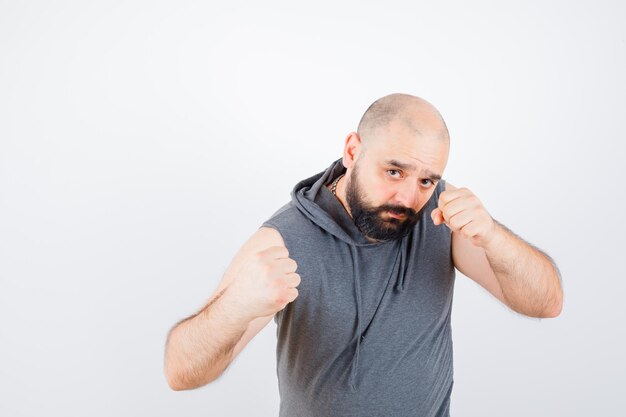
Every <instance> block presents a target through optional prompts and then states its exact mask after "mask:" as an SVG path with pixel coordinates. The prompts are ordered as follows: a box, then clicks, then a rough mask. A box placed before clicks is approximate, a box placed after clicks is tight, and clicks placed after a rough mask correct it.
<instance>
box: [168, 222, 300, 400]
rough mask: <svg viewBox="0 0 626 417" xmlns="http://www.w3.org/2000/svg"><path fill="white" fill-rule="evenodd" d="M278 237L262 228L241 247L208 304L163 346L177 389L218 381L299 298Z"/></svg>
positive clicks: (295, 279) (180, 324)
mask: <svg viewBox="0 0 626 417" xmlns="http://www.w3.org/2000/svg"><path fill="white" fill-rule="evenodd" d="M287 255H288V252H287V249H286V248H285V246H284V242H283V240H282V237H281V236H280V234H279V233H278V232H277V231H276V230H274V229H272V228H267V227H261V228H259V229H258V230H257V231H256V232H255V233H254V234H253V235H252V236H251V237H250V239H248V241H247V242H246V243H245V244H244V245H243V246H242V247H241V249H240V250H239V252H237V254H236V255H235V257H234V258H233V261H232V262H231V264H230V265H229V267H228V269H227V270H226V272H225V274H224V277H223V278H222V281H221V282H220V284H219V286H218V288H217V289H216V290H215V292H214V294H213V296H212V297H211V298H210V299H209V301H208V302H207V303H206V305H205V306H204V307H203V308H202V309H200V311H198V312H197V313H196V314H194V315H192V316H190V317H188V318H186V319H184V320H181V321H180V322H178V323H177V324H176V325H175V326H174V327H173V328H172V329H171V330H170V332H169V334H168V336H167V341H166V346H165V364H164V365H165V366H164V367H165V375H166V378H167V382H168V384H169V385H170V387H171V388H172V389H174V390H177V391H179V390H186V389H194V388H198V387H200V386H203V385H206V384H208V383H209V382H212V381H214V380H215V379H217V378H218V377H219V376H220V375H221V374H222V373H223V372H224V370H226V368H227V367H228V365H229V364H230V363H231V362H232V360H233V359H234V358H235V357H236V356H237V355H238V354H239V352H241V350H242V349H243V348H244V347H245V346H246V344H247V343H248V342H249V341H250V340H251V339H252V338H253V337H254V336H255V335H256V334H257V333H258V332H259V331H260V330H261V329H262V328H263V327H264V326H265V325H267V324H268V323H269V322H270V321H271V319H272V318H273V317H274V314H275V313H276V312H277V311H279V310H282V309H283V308H284V307H285V305H286V304H287V303H289V302H291V301H293V300H294V299H295V297H297V289H296V288H295V287H296V286H297V285H298V284H299V282H300V277H299V275H298V274H296V273H295V272H294V271H295V268H296V263H295V261H293V260H292V259H289V258H288V256H287Z"/></svg>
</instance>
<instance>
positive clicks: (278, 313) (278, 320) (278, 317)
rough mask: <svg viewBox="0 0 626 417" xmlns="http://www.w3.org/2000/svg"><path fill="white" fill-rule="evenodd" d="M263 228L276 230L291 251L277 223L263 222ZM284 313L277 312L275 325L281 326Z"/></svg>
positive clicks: (281, 311)
mask: <svg viewBox="0 0 626 417" xmlns="http://www.w3.org/2000/svg"><path fill="white" fill-rule="evenodd" d="M261 227H269V228H272V229H274V230H276V231H277V232H278V234H279V235H280V237H281V238H282V239H283V243H284V244H285V247H286V248H287V251H289V246H288V245H287V241H286V240H285V235H284V234H283V233H282V232H281V231H280V228H279V227H278V226H277V225H276V224H275V223H273V222H271V221H269V220H268V221H265V222H263V223H262V224H261V226H259V228H261ZM289 253H291V251H289ZM285 308H286V307H285ZM283 311H285V309H284V308H283V309H282V310H280V311H279V312H277V313H276V314H274V323H276V325H277V326H280V321H281V320H282V318H283Z"/></svg>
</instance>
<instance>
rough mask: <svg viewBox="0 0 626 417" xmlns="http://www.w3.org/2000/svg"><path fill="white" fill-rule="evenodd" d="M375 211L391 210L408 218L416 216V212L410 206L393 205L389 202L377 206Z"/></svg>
mask: <svg viewBox="0 0 626 417" xmlns="http://www.w3.org/2000/svg"><path fill="white" fill-rule="evenodd" d="M376 211H377V212H378V213H382V212H384V211H393V212H395V213H397V214H404V215H406V216H407V217H408V218H411V219H413V218H415V217H417V215H418V213H417V212H416V211H415V210H413V209H412V208H410V207H402V206H393V205H391V204H383V205H382V206H379V207H378V208H377V209H376Z"/></svg>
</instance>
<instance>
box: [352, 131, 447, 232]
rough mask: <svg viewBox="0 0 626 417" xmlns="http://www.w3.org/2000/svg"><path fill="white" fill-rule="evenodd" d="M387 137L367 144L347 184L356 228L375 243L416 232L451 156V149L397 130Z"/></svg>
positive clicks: (353, 167)
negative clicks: (415, 229) (415, 228)
mask: <svg viewBox="0 0 626 417" xmlns="http://www.w3.org/2000/svg"><path fill="white" fill-rule="evenodd" d="M396 128H398V127H397V126H396ZM398 129H400V128H398ZM400 130H402V129H400ZM386 133H388V134H390V135H391V136H390V137H389V138H385V139H384V140H381V141H377V142H375V143H372V144H371V145H370V144H368V149H367V151H366V152H362V154H361V155H360V156H359V158H358V161H355V163H354V165H353V166H352V169H351V172H350V177H349V179H348V181H347V183H346V202H347V204H348V207H349V208H350V212H351V215H352V218H353V220H354V223H355V225H356V226H357V228H358V229H359V230H360V231H361V233H363V234H364V235H365V236H367V237H369V238H371V239H375V240H393V239H400V238H402V237H404V236H406V235H407V234H408V233H409V232H410V231H411V230H412V229H413V228H414V227H415V225H416V224H417V222H418V221H419V219H420V217H421V215H422V212H423V209H424V207H425V206H426V203H427V202H428V200H429V199H430V197H431V196H432V194H433V193H434V191H435V187H436V185H437V183H438V182H439V179H440V178H441V175H442V174H443V170H444V168H445V165H446V162H447V156H448V146H447V144H446V143H445V142H442V141H440V140H438V139H437V138H435V139H433V138H432V137H424V136H418V137H416V135H415V133H414V132H413V133H412V134H411V132H398V131H396V132H394V131H393V129H389V131H388V132H386Z"/></svg>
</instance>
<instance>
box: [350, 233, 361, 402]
mask: <svg viewBox="0 0 626 417" xmlns="http://www.w3.org/2000/svg"><path fill="white" fill-rule="evenodd" d="M350 254H351V255H352V268H353V269H352V274H353V277H354V292H355V297H356V326H357V327H356V347H355V352H354V359H353V361H352V375H351V378H350V388H352V390H353V391H356V388H357V387H356V371H357V367H358V366H359V348H360V347H361V337H362V336H361V286H360V284H359V278H358V274H357V271H358V270H359V259H358V253H357V252H356V248H355V247H354V246H352V245H350Z"/></svg>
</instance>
